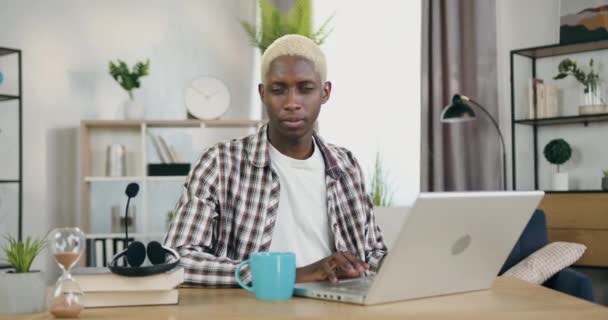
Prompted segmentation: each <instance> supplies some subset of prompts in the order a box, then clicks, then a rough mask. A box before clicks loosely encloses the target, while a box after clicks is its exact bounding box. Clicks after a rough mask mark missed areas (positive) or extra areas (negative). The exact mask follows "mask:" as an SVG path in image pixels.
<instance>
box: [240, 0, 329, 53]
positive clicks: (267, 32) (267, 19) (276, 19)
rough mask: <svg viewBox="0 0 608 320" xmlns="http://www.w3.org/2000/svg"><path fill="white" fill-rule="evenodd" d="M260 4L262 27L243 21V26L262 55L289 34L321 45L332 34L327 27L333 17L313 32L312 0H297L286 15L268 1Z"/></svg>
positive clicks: (260, 1) (261, 0)
mask: <svg viewBox="0 0 608 320" xmlns="http://www.w3.org/2000/svg"><path fill="white" fill-rule="evenodd" d="M258 3H259V6H260V11H261V25H260V26H255V25H253V24H251V23H249V22H247V21H241V26H242V27H243V29H244V30H245V32H246V33H247V35H248V36H249V39H250V41H251V44H252V45H253V46H254V47H257V48H260V50H261V51H262V53H263V52H264V51H266V48H268V46H269V45H270V44H271V43H272V42H274V40H276V39H277V38H280V37H282V36H284V35H287V34H299V35H302V36H305V37H307V38H309V39H311V40H313V41H314V42H315V43H316V44H318V45H321V44H323V42H325V39H326V38H327V36H329V34H330V33H331V30H329V31H327V27H328V24H329V22H330V21H331V19H332V18H333V15H331V16H330V17H329V18H327V19H326V20H325V21H324V22H323V24H321V27H319V29H317V31H312V6H311V0H296V1H295V3H294V5H293V7H292V8H291V9H290V10H289V12H288V13H287V14H286V15H285V14H283V13H281V12H280V11H279V9H277V8H276V7H275V6H274V5H272V4H271V3H270V2H269V1H268V0H259V1H258Z"/></svg>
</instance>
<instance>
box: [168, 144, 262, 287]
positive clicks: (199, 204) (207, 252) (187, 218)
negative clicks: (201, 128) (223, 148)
mask: <svg viewBox="0 0 608 320" xmlns="http://www.w3.org/2000/svg"><path fill="white" fill-rule="evenodd" d="M216 154H217V149H216V148H211V149H208V150H206V151H205V152H204V153H203V154H202V155H201V157H200V159H199V160H198V161H197V162H196V163H195V165H194V168H193V169H192V170H191V171H190V173H189V175H188V177H187V179H186V183H185V184H184V187H183V189H182V194H181V197H180V199H179V200H178V202H177V205H176V208H175V217H174V218H173V221H172V223H171V226H170V227H169V232H168V233H167V236H166V237H165V241H164V243H165V245H166V246H168V247H171V248H174V249H175V250H176V251H177V252H179V254H180V256H181V259H180V265H181V266H183V267H184V271H185V272H184V282H185V284H189V285H195V286H205V287H234V286H237V285H238V284H237V282H236V279H235V277H234V271H235V270H236V267H237V265H238V264H239V263H240V262H241V261H235V260H231V259H229V258H226V257H218V256H215V255H214V247H215V246H216V245H217V243H216V241H217V240H216V237H217V235H216V234H215V233H216V225H217V223H218V222H219V217H220V216H219V214H218V212H219V197H218V194H219V193H218V181H219V179H218V165H217V156H216ZM241 279H242V280H243V282H245V283H247V282H249V281H250V280H249V279H250V274H249V268H248V267H245V268H243V269H242V270H241Z"/></svg>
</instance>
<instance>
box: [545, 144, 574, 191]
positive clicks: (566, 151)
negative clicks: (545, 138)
mask: <svg viewBox="0 0 608 320" xmlns="http://www.w3.org/2000/svg"><path fill="white" fill-rule="evenodd" d="M543 154H544V155H545V158H546V159H547V161H549V162H550V163H552V164H554V165H557V172H556V173H554V174H553V178H552V180H551V189H552V190H568V173H567V172H560V171H559V166H560V165H562V164H564V163H565V162H566V161H568V160H570V157H571V156H572V148H570V145H569V144H568V142H566V140H564V139H554V140H551V141H549V143H547V145H545V149H544V150H543Z"/></svg>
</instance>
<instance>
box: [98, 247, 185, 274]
mask: <svg viewBox="0 0 608 320" xmlns="http://www.w3.org/2000/svg"><path fill="white" fill-rule="evenodd" d="M146 253H147V256H148V260H150V262H151V263H152V265H149V266H141V265H142V263H143V262H144V260H146ZM167 255H168V256H169V257H167ZM123 257H126V259H127V263H128V264H129V265H128V266H121V265H119V264H118V263H119V262H120V260H121V258H123ZM178 264H179V254H178V253H177V251H175V250H173V249H171V248H168V247H164V246H163V245H161V244H160V243H158V241H151V242H150V243H148V246H147V247H146V246H144V244H143V243H141V242H139V241H134V242H132V243H131V244H129V246H128V247H127V249H126V250H123V251H121V252H119V253H117V254H116V255H114V257H112V261H110V264H109V266H108V268H110V271H112V272H113V273H116V274H119V275H121V276H127V277H143V276H149V275H153V274H157V273H163V272H166V271H169V270H171V269H173V268H175V267H177V265H178Z"/></svg>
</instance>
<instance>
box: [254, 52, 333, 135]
mask: <svg viewBox="0 0 608 320" xmlns="http://www.w3.org/2000/svg"><path fill="white" fill-rule="evenodd" d="M258 91H259V93H260V97H261V98H262V101H263V102H264V105H265V106H266V110H267V111H268V118H269V129H268V130H269V137H271V139H272V138H274V139H281V140H283V142H292V143H293V142H298V141H300V140H301V139H302V138H305V137H308V136H310V135H312V131H313V126H314V123H315V121H316V120H317V117H318V116H319V111H320V109H321V104H323V103H325V102H326V101H327V99H329V94H330V92H331V83H329V82H326V83H324V84H322V83H321V77H320V75H319V73H318V72H316V71H315V68H314V64H313V63H312V62H311V61H310V60H308V59H306V58H302V57H298V56H281V57H278V58H276V59H275V60H274V61H273V62H272V63H271V64H270V67H269V70H268V73H267V75H266V81H265V82H264V83H263V84H260V85H259V86H258Z"/></svg>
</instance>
